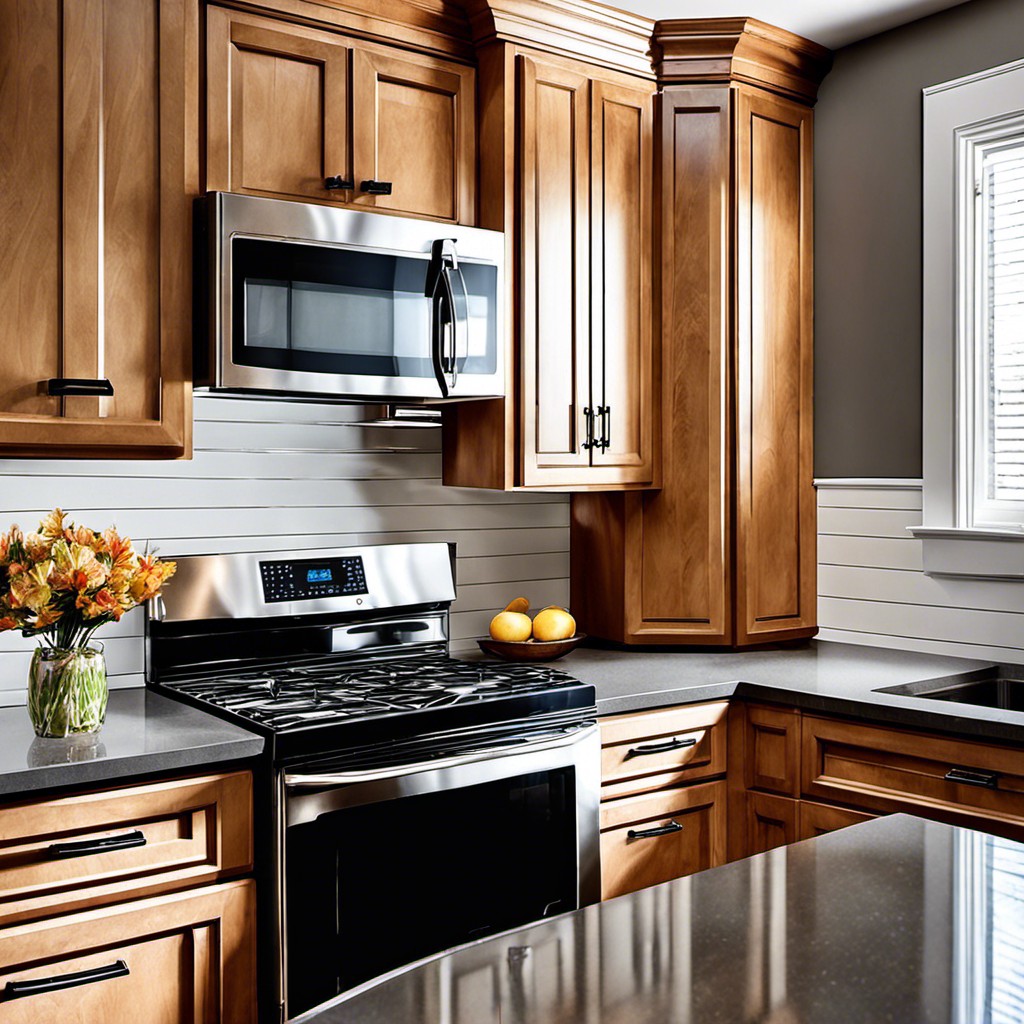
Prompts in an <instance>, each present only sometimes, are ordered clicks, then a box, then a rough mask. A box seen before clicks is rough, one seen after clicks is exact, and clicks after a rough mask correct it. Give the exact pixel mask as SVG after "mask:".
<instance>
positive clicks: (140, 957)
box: [0, 881, 256, 1024]
mask: <svg viewBox="0 0 1024 1024" xmlns="http://www.w3.org/2000/svg"><path fill="white" fill-rule="evenodd" d="M254 911H255V883H254V882H252V881H245V882H235V883H231V884H229V885H222V886H213V887H207V888H203V889H197V890H194V891H193V892H189V893H180V894H176V895H173V896H162V897H158V898H156V899H149V900H137V901H135V902H132V903H128V904H123V905H121V906H119V907H111V908H108V909H105V910H102V911H90V912H87V913H83V914H72V915H68V916H66V917H63V918H58V919H56V920H51V921H45V922H41V923H39V924H32V925H15V926H13V927H11V928H5V929H3V931H2V932H0V964H3V965H4V966H3V967H2V968H0V986H6V985H8V984H9V983H11V982H14V983H18V982H29V981H37V980H40V979H44V978H46V979H49V978H55V979H59V978H61V977H64V976H66V975H69V974H74V973H77V972H81V971H96V970H97V969H98V968H104V967H111V966H113V965H115V964H118V963H119V962H120V963H121V964H122V965H123V969H122V971H121V972H120V976H114V977H109V978H106V979H103V980H95V981H92V982H90V983H88V984H82V985H78V986H76V987H73V988H65V989H58V990H56V991H52V992H41V993H37V994H33V995H26V996H24V997H22V998H19V999H16V1000H11V999H10V998H9V997H8V999H6V1000H5V1002H4V1015H3V1018H4V1021H5V1022H10V1024H44V1022H47V1024H48V1022H51V1021H110V1022H112V1024H116V1022H121V1021H146V1022H147V1024H180V1022H181V1021H195V1022H196V1024H199V1022H203V1024H207V1022H208V1024H213V1022H220V1024H251V1022H252V1021H254V1020H255V1019H256V1005H255V931H254ZM124 968H126V969H127V970H126V971H125V970H124Z"/></svg>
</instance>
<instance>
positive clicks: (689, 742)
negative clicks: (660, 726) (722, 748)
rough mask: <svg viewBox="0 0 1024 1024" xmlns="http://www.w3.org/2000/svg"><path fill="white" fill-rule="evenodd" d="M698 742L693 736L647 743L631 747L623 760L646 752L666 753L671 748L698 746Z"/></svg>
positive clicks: (680, 748)
mask: <svg viewBox="0 0 1024 1024" xmlns="http://www.w3.org/2000/svg"><path fill="white" fill-rule="evenodd" d="M696 743H697V741H696V740H695V739H694V738H693V737H692V736H688V737H687V738H686V739H682V740H677V739H671V740H666V741H665V742H664V743H646V744H644V745H643V746H640V747H630V748H629V750H628V751H626V756H625V757H624V758H623V759H622V760H623V761H628V760H629V759H630V758H631V757H643V756H644V755H645V754H665V753H668V751H670V750H682V749H683V748H684V747H693V746H696Z"/></svg>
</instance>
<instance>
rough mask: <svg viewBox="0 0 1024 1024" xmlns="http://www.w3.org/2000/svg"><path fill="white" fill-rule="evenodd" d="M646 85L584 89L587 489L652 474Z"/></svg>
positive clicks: (649, 101)
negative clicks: (590, 428) (590, 412)
mask: <svg viewBox="0 0 1024 1024" xmlns="http://www.w3.org/2000/svg"><path fill="white" fill-rule="evenodd" d="M652 108H653V87H652V88H650V89H648V88H635V89H633V88H628V87H624V86H620V85H611V84H608V83H605V82H600V81H595V82H593V84H592V85H591V122H590V131H591V143H590V160H591V197H590V198H591V202H590V211H591V227H590V237H591V243H590V244H591V268H590V275H591V309H592V312H591V362H590V365H591V374H592V379H593V382H592V384H591V389H590V391H591V395H592V396H593V401H594V405H595V409H594V413H595V437H596V439H597V443H596V444H595V445H594V447H593V448H592V450H591V471H590V473H589V474H588V478H587V479H588V482H589V483H591V484H595V485H597V484H645V483H650V482H651V481H652V480H653V477H654V451H653V444H654V391H653V387H652V376H651V357H652V340H651V332H652V324H651V253H652V240H651V231H652V224H651V185H652V182H651V177H652V165H651V159H652V157H651V151H652V148H653V113H652Z"/></svg>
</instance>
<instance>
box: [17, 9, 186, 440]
mask: <svg viewBox="0 0 1024 1024" xmlns="http://www.w3.org/2000/svg"><path fill="white" fill-rule="evenodd" d="M197 53H198V9H197V3H196V0H163V2H159V0H75V2H74V3H61V2H59V0H38V2H35V3H28V2H13V0H12V2H9V3H3V4H0V69H2V70H0V138H2V139H3V158H2V159H0V309H3V321H2V326H0V353H2V355H0V369H2V372H0V453H3V454H6V455H33V456H39V455H43V456H45V455H59V456H62V457H67V456H68V455H69V454H70V455H75V456H111V455H115V456H116V455H131V456H139V455H148V456H163V457H176V456H180V455H183V454H188V453H189V450H190V446H191V381H190V358H189V353H190V344H191V326H192V309H191V294H190V283H191V257H190V253H191V241H190V225H191V197H192V196H194V195H195V194H197V192H198V180H197V177H198V156H197V148H198V128H197V113H198V67H197V63H198V62H197V58H196V55H197ZM73 380H76V381H79V382H80V383H78V384H72V383H71V381H73ZM105 381H109V382H110V385H111V386H112V389H113V390H112V393H108V391H109V389H108V388H107V387H106V385H105V383H104V382H105ZM81 382H85V383H84V384H83V383H81Z"/></svg>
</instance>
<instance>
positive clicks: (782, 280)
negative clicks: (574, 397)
mask: <svg viewBox="0 0 1024 1024" xmlns="http://www.w3.org/2000/svg"><path fill="white" fill-rule="evenodd" d="M736 119H737V138H736V182H737V185H736V190H737V195H736V219H737V270H736V281H737V289H736V313H737V343H736V377H737V381H736V416H737V423H736V570H735V571H736V643H737V644H744V643H760V642H764V641H766V640H772V639H777V640H778V639H791V638H796V637H801V636H809V635H812V634H813V633H814V632H815V631H816V628H817V627H816V625H815V617H816V602H817V596H816V551H815V545H816V523H815V499H814V485H813V464H812V432H813V429H814V424H813V416H812V407H811V400H812V398H811V396H812V388H813V368H812V361H811V344H812V338H811V331H812V318H813V309H812V280H811V272H812V239H813V224H812V204H811V174H812V157H813V140H812V127H811V125H812V113H811V111H810V109H809V108H808V107H806V106H803V105H801V104H799V103H793V102H791V101H789V100H785V99H781V98H779V97H775V96H771V95H769V94H767V93H764V92H760V91H759V90H756V89H749V88H740V89H739V90H738V93H737V108H736Z"/></svg>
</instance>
